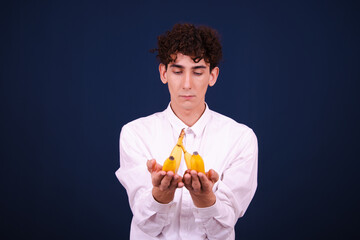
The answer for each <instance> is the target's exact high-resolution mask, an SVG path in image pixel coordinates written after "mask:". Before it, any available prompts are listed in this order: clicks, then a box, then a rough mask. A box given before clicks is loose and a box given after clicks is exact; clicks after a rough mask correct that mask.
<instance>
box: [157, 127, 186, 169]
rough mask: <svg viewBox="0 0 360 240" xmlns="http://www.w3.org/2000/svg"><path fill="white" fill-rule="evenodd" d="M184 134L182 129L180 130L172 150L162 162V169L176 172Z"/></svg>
mask: <svg viewBox="0 0 360 240" xmlns="http://www.w3.org/2000/svg"><path fill="white" fill-rule="evenodd" d="M184 136H185V131H184V129H182V130H181V132H180V135H179V138H178V141H177V143H176V145H175V147H174V148H173V150H172V151H171V153H170V157H169V158H167V159H166V160H165V162H164V165H163V168H162V170H163V171H173V172H174V173H177V171H178V169H179V166H180V162H181V155H182V145H183V142H182V141H183V139H184Z"/></svg>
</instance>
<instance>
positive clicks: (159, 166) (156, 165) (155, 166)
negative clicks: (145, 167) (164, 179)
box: [153, 161, 163, 172]
mask: <svg viewBox="0 0 360 240" xmlns="http://www.w3.org/2000/svg"><path fill="white" fill-rule="evenodd" d="M162 167H163V166H162V165H160V164H159V163H157V162H156V161H155V164H154V167H153V171H155V172H157V171H161V170H162Z"/></svg>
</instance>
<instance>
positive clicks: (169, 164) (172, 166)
mask: <svg viewBox="0 0 360 240" xmlns="http://www.w3.org/2000/svg"><path fill="white" fill-rule="evenodd" d="M162 170H163V171H166V172H168V171H173V172H174V173H175V171H176V161H175V159H174V157H173V156H170V157H168V158H167V159H166V160H165V162H164V165H163V167H162Z"/></svg>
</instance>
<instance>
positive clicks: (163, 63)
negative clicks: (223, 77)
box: [116, 24, 258, 240]
mask: <svg viewBox="0 0 360 240" xmlns="http://www.w3.org/2000/svg"><path fill="white" fill-rule="evenodd" d="M157 51H158V57H159V59H160V65H159V72H160V79H161V81H162V82H163V83H164V84H167V85H168V88H169V92H170V98H171V100H170V104H169V105H168V107H167V109H166V110H165V111H163V112H159V113H155V114H153V115H150V116H148V117H144V118H140V119H137V120H134V121H132V122H130V123H128V124H126V125H125V126H124V127H123V128H122V130H121V134H120V168H119V170H118V171H117V172H116V176H117V178H118V179H119V181H120V182H121V184H122V185H123V186H124V187H125V189H126V191H127V194H128V197H129V203H130V208H131V210H132V213H133V219H132V223H131V232H130V238H131V239H142V240H143V239H222V240H225V239H235V232H234V226H235V224H236V222H237V219H238V218H239V217H242V216H243V215H244V213H245V211H246V209H247V207H248V206H249V204H250V201H251V199H252V198H253V196H254V193H255V190H256V186H257V155H258V148H257V139H256V136H255V134H254V132H253V131H252V130H251V129H250V128H248V127H246V126H245V125H243V124H239V123H237V122H235V121H234V120H232V119H230V118H228V117H226V116H223V115H221V114H219V113H216V112H214V111H211V110H210V109H209V107H208V106H207V104H206V103H205V94H206V90H207V88H208V86H210V87H211V86H213V85H214V84H215V83H216V81H217V78H218V75H219V68H218V63H219V61H220V59H221V56H222V52H221V45H220V42H219V38H218V35H217V33H216V31H215V30H213V29H211V28H208V27H203V26H200V27H196V26H194V25H192V24H176V25H175V26H174V27H173V29H172V30H171V31H167V32H166V33H165V34H164V35H161V36H159V37H158V49H157ZM183 128H185V133H186V134H185V137H184V140H183V143H184V146H185V148H186V149H187V151H188V152H190V153H192V152H193V151H198V152H199V154H200V155H201V156H202V157H203V159H204V162H205V168H206V170H208V171H207V173H206V174H203V173H201V172H199V173H198V172H196V171H194V170H191V171H186V165H185V163H184V160H182V162H181V165H180V167H179V170H178V174H174V173H173V172H171V171H169V172H165V171H162V164H163V162H164V160H165V159H166V158H168V157H169V154H170V152H171V150H172V148H173V147H174V145H175V143H176V142H177V138H178V136H179V133H180V132H181V129H183Z"/></svg>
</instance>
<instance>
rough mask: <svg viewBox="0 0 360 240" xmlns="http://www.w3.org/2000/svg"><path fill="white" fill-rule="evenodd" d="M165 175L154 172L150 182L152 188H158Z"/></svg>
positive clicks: (164, 173)
mask: <svg viewBox="0 0 360 240" xmlns="http://www.w3.org/2000/svg"><path fill="white" fill-rule="evenodd" d="M165 175H166V172H165V171H159V172H154V173H152V174H151V181H152V184H153V186H155V187H158V186H160V184H161V181H162V179H163V178H164V176H165Z"/></svg>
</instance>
